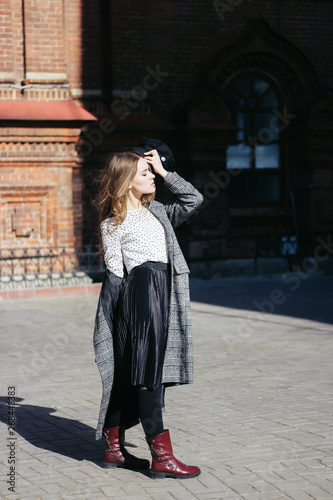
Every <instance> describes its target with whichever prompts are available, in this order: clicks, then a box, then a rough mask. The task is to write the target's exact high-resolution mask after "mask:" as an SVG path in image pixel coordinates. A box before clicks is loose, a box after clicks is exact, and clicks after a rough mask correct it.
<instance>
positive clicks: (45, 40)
mask: <svg viewBox="0 0 333 500" xmlns="http://www.w3.org/2000/svg"><path fill="white" fill-rule="evenodd" d="M63 15H64V13H63V2H62V0H25V1H24V22H25V51H26V71H27V76H28V78H29V74H31V73H55V74H60V75H65V74H66V64H65V52H64V31H63ZM44 79H45V78H43V77H42V80H44ZM49 79H50V80H52V78H51V77H50V78H49ZM56 79H58V80H61V79H63V80H64V79H65V77H63V78H61V77H58V78H56ZM31 80H37V81H38V80H40V78H38V77H35V78H34V77H31Z"/></svg>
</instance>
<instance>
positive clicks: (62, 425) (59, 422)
mask: <svg viewBox="0 0 333 500" xmlns="http://www.w3.org/2000/svg"><path fill="white" fill-rule="evenodd" d="M15 401H16V404H15V413H14V415H15V432H16V433H17V434H19V435H20V436H22V437H23V438H24V439H25V440H26V441H29V442H30V443H31V444H33V445H34V446H37V447H38V448H43V449H44V450H49V451H51V452H53V453H58V454H59V455H64V456H66V457H70V458H73V459H74V460H86V461H88V462H92V463H94V464H96V465H98V466H100V467H102V466H103V454H104V446H105V444H104V440H99V441H96V439H95V432H96V431H95V429H94V428H92V427H89V426H88V425H86V424H83V423H82V422H78V421H77V420H72V419H69V418H65V417H58V416H56V415H52V413H54V412H55V411H56V410H55V409H54V408H47V407H44V406H32V405H27V404H23V403H22V401H24V399H23V398H18V397H17V398H15ZM7 403H8V397H7V396H0V421H1V422H3V423H4V424H6V425H8V404H7ZM126 447H127V448H128V447H133V448H134V447H135V445H133V444H130V443H127V442H126ZM138 472H141V473H143V474H144V475H150V473H149V472H148V471H143V470H142V471H141V470H140V471H138Z"/></svg>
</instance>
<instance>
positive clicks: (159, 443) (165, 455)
mask: <svg viewBox="0 0 333 500" xmlns="http://www.w3.org/2000/svg"><path fill="white" fill-rule="evenodd" d="M146 440H147V443H148V446H149V448H150V452H151V456H152V458H153V463H152V466H151V477H152V478H153V479H158V478H164V477H174V478H177V479H185V478H191V477H196V476H199V474H200V473H201V471H200V469H199V467H195V466H194V465H185V464H183V463H182V462H180V461H179V460H177V458H175V457H174V456H173V452H172V445H171V441H170V434H169V431H168V430H166V431H164V432H162V434H159V435H158V436H156V437H154V438H146Z"/></svg>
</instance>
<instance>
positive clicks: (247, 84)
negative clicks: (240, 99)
mask: <svg viewBox="0 0 333 500" xmlns="http://www.w3.org/2000/svg"><path fill="white" fill-rule="evenodd" d="M235 87H236V89H237V90H238V91H239V92H240V93H241V94H242V95H245V96H249V95H251V94H252V88H251V80H250V77H248V76H246V77H245V78H242V79H241V80H238V82H236V83H235Z"/></svg>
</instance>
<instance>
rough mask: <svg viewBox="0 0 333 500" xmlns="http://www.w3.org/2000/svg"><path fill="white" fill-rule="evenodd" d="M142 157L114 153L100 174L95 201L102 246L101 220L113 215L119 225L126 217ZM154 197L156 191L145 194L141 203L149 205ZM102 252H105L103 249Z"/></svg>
mask: <svg viewBox="0 0 333 500" xmlns="http://www.w3.org/2000/svg"><path fill="white" fill-rule="evenodd" d="M140 158H141V156H139V155H138V154H136V153H133V152H131V151H125V152H121V153H112V154H111V155H110V156H109V158H108V159H107V161H106V164H105V167H104V169H103V171H102V172H101V175H100V176H99V179H98V183H99V191H98V195H97V199H96V202H95V203H96V205H97V209H98V213H99V224H98V238H99V242H100V246H101V248H102V237H101V222H103V220H105V219H108V218H111V217H112V219H113V222H114V223H115V224H116V226H117V225H119V224H121V223H122V222H123V221H124V220H125V218H126V215H127V205H126V202H127V194H128V189H129V186H130V184H131V182H132V180H133V178H134V176H135V174H136V172H137V169H138V161H139V159H140ZM153 199H154V193H152V194H147V195H143V196H142V198H141V203H142V204H143V205H145V206H149V205H150V204H151V202H152V201H153ZM101 253H102V254H103V251H102V250H101Z"/></svg>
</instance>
